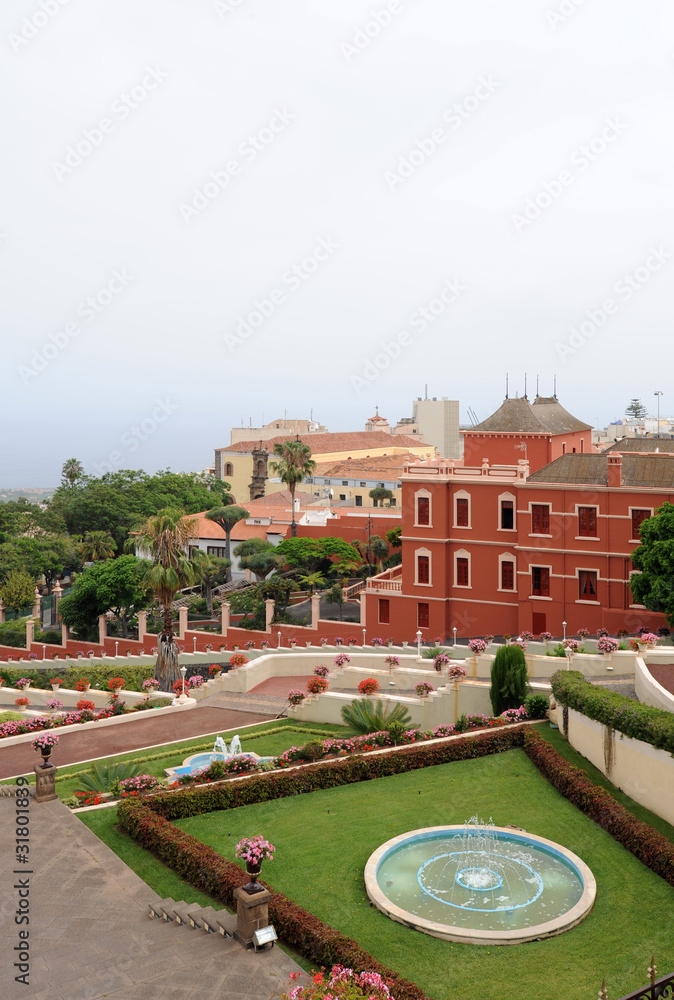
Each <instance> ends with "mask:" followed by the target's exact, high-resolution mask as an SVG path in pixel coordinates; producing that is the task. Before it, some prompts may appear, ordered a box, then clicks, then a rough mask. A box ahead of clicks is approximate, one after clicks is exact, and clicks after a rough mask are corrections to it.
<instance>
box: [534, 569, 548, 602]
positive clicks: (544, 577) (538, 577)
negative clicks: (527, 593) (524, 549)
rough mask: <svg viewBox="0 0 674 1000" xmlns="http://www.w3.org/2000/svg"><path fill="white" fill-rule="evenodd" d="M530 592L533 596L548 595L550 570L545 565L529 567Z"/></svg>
mask: <svg viewBox="0 0 674 1000" xmlns="http://www.w3.org/2000/svg"><path fill="white" fill-rule="evenodd" d="M531 594H532V596H533V597H549V596H550V570H549V569H548V568H547V566H532V567H531Z"/></svg>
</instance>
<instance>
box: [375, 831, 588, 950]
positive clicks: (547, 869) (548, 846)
mask: <svg viewBox="0 0 674 1000" xmlns="http://www.w3.org/2000/svg"><path fill="white" fill-rule="evenodd" d="M365 886H366V889H367V894H368V896H369V897H370V900H371V901H372V903H374V905H375V906H376V907H377V908H378V909H380V910H381V911H382V912H383V913H385V914H386V915H387V916H389V917H391V918H392V919H393V920H397V921H398V922H399V923H402V924H406V925H407V926H408V927H413V928H415V929H416V930H420V931H423V932H424V933H426V934H431V935H432V936H433V937H440V938H445V939H446V940H448V941H460V942H464V943H467V944H491V945H496V944H520V943H522V942H524V941H532V940H535V939H539V938H544V937H551V936H552V935H554V934H561V933H562V932H563V931H566V930H569V928H571V927H574V926H575V925H576V924H578V923H580V921H581V920H582V919H583V918H584V917H585V916H586V915H587V914H588V913H589V911H590V910H591V909H592V906H593V904H594V899H595V895H596V891H597V890H596V883H595V880H594V876H593V875H592V872H591V871H590V869H589V868H588V867H587V865H586V864H585V863H584V862H583V861H581V859H580V858H578V857H577V856H576V855H575V854H572V853H571V851H568V850H566V848H564V847H560V845H559V844H554V843H553V842H552V841H550V840H545V839H544V838H543V837H537V836H534V835H532V834H528V833H525V832H524V831H520V830H516V829H512V828H507V827H495V826H493V824H492V822H491V820H490V821H489V823H484V822H482V821H480V820H478V819H477V817H473V818H472V819H471V820H469V821H468V822H467V823H465V824H463V825H462V826H442V827H428V828H426V829H423V830H412V831H411V832H409V833H405V834H402V836H400V837H394V838H393V840H389V841H387V842H386V843H385V844H382V846H381V847H379V848H378V849H377V850H376V851H375V852H374V854H372V855H371V857H370V858H369V860H368V862H367V865H366V867H365Z"/></svg>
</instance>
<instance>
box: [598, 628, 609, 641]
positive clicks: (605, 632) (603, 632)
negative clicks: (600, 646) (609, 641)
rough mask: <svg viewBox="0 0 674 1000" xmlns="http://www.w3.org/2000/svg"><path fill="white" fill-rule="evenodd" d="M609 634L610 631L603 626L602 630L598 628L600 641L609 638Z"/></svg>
mask: <svg viewBox="0 0 674 1000" xmlns="http://www.w3.org/2000/svg"><path fill="white" fill-rule="evenodd" d="M608 634H609V631H608V629H607V628H604V627H603V626H602V627H601V628H598V629H597V632H596V635H597V638H598V639H605V638H606V637H607V636H608Z"/></svg>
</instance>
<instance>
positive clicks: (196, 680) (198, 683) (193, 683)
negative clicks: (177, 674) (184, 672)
mask: <svg viewBox="0 0 674 1000" xmlns="http://www.w3.org/2000/svg"><path fill="white" fill-rule="evenodd" d="M187 685H188V687H189V688H190V689H192V690H193V689H194V688H200V687H203V686H204V679H203V677H202V676H201V674H194V675H193V676H192V677H190V679H189V680H188V682H187Z"/></svg>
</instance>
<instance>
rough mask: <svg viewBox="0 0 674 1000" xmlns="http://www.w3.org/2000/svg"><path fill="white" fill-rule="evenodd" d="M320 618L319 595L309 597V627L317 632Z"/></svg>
mask: <svg viewBox="0 0 674 1000" xmlns="http://www.w3.org/2000/svg"><path fill="white" fill-rule="evenodd" d="M320 617H321V595H320V594H312V595H311V627H312V628H315V629H316V630H318V621H319V618H320Z"/></svg>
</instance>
